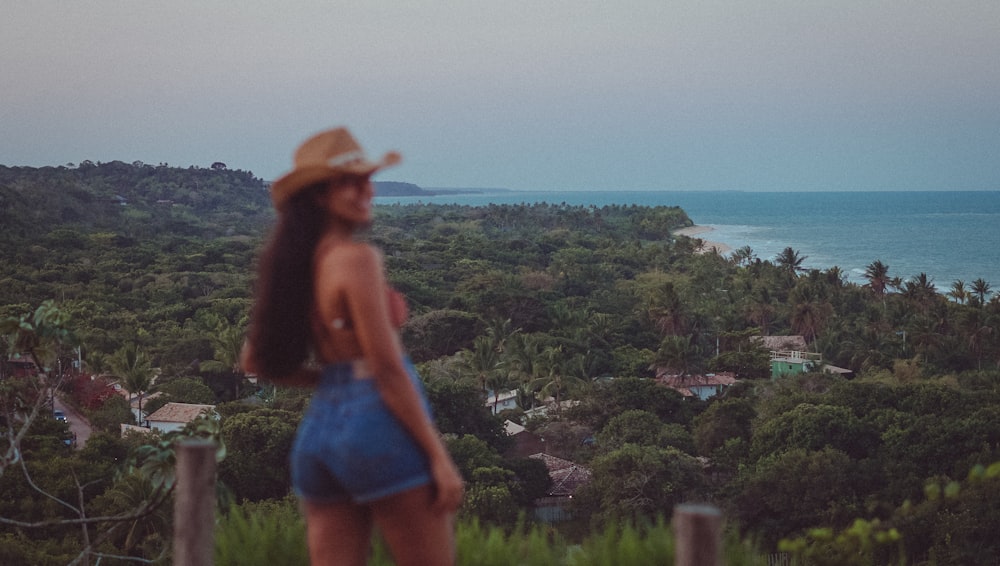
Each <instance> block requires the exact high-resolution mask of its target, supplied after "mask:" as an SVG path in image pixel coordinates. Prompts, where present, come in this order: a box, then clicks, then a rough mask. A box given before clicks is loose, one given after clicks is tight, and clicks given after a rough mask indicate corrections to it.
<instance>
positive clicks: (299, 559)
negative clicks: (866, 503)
mask: <svg viewBox="0 0 1000 566" xmlns="http://www.w3.org/2000/svg"><path fill="white" fill-rule="evenodd" d="M455 536H456V553H457V558H458V564H459V565H461V566H611V565H614V566H617V565H622V564H628V565H629V566H645V565H650V566H652V565H656V566H671V565H672V564H673V563H674V537H673V533H672V532H671V529H670V525H669V523H668V522H667V521H666V520H664V519H663V518H659V519H657V520H656V521H655V522H653V523H651V524H648V525H643V526H636V525H632V524H624V525H612V526H608V527H607V528H605V529H604V530H603V531H599V532H594V533H591V534H590V535H589V536H587V537H585V538H584V539H583V540H582V541H581V542H580V543H579V544H573V543H571V542H569V541H567V540H566V539H565V538H564V537H563V536H561V535H560V534H559V533H558V532H557V531H556V530H555V529H553V528H551V527H550V526H547V525H530V526H529V525H526V524H525V523H524V522H521V523H520V524H519V525H518V526H517V527H515V528H514V529H502V528H498V527H494V526H490V525H483V524H480V523H479V521H477V520H475V519H473V520H470V521H463V522H461V523H459V524H458V526H457V529H456V535H455ZM305 541H306V536H305V524H304V521H303V519H302V517H301V514H300V513H299V510H298V508H297V506H296V504H295V502H294V501H293V500H290V499H288V500H282V501H279V502H268V503H261V504H244V505H242V506H234V507H233V508H231V509H230V510H229V511H228V512H227V513H226V514H224V515H223V516H221V517H220V518H219V521H218V524H217V527H216V533H215V564H217V565H218V566H237V565H238V566H270V565H273V564H282V565H284V566H308V564H309V555H308V552H307V549H306V542H305ZM724 552H725V563H726V565H727V566H766V564H767V559H766V557H765V556H763V555H761V554H760V552H758V550H757V549H756V548H754V547H753V545H750V544H748V543H746V542H743V541H741V540H740V539H739V537H738V536H737V535H736V534H735V533H731V534H729V535H727V537H726V540H725V545H724ZM368 563H369V565H370V566H392V564H393V561H392V558H391V557H390V556H389V553H388V551H387V549H386V547H385V545H384V544H382V543H381V541H379V539H378V537H375V542H374V544H373V548H372V553H371V556H370V558H369V561H368Z"/></svg>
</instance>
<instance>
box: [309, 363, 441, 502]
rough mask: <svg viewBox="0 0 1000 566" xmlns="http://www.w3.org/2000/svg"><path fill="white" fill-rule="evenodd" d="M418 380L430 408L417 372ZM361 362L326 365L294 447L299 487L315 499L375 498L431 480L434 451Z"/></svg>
mask: <svg viewBox="0 0 1000 566" xmlns="http://www.w3.org/2000/svg"><path fill="white" fill-rule="evenodd" d="M404 362H405V365H406V367H407V370H408V372H409V374H410V379H411V380H412V381H413V382H414V384H415V386H416V387H417V391H419V392H420V399H421V403H422V404H423V405H424V408H425V409H426V410H427V412H428V414H430V406H429V404H428V402H427V397H426V395H425V393H424V390H423V387H422V385H421V383H420V379H419V377H418V376H417V372H416V369H415V368H414V367H413V364H412V363H411V362H410V361H409V360H408V359H405V360H404ZM356 371H358V370H357V364H352V363H350V362H347V363H338V364H331V365H328V366H326V367H325V368H323V371H322V374H321V376H320V380H319V384H318V386H317V387H316V391H315V392H314V393H313V397H312V401H310V404H309V409H308V410H307V411H306V414H305V417H304V418H303V419H302V422H301V424H300V425H299V430H298V433H297V435H296V438H295V445H294V446H293V448H292V454H291V464H292V487H293V488H294V490H295V493H296V494H297V495H298V496H299V497H300V498H302V499H306V500H308V501H315V502H326V503H333V502H341V501H351V502H354V503H362V504H363V503H370V502H372V501H375V500H378V499H381V498H384V497H388V496H390V495H396V494H399V493H402V492H404V491H407V490H409V489H412V488H415V487H419V486H422V485H426V484H429V483H430V482H431V474H430V466H429V464H428V460H427V455H426V454H425V453H424V452H423V450H421V449H420V447H418V446H417V445H416V443H414V441H413V437H411V436H410V434H409V433H408V432H407V431H406V430H405V429H404V428H403V426H402V425H401V424H400V423H399V421H398V420H397V419H396V417H395V416H394V415H393V414H392V413H391V412H390V411H389V409H388V407H386V405H385V403H384V402H383V401H382V397H381V395H379V393H378V389H377V388H376V387H375V380H374V379H372V378H371V377H367V376H358V375H355V373H356Z"/></svg>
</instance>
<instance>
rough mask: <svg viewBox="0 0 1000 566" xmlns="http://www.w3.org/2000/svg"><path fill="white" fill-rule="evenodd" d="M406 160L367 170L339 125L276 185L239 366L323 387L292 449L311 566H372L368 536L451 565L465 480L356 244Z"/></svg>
mask: <svg viewBox="0 0 1000 566" xmlns="http://www.w3.org/2000/svg"><path fill="white" fill-rule="evenodd" d="M399 160H400V156H399V154H396V153H389V154H386V156H385V157H383V159H382V160H381V161H379V162H371V161H368V160H366V159H365V157H364V154H363V152H362V150H361V147H360V146H359V145H358V143H357V142H356V141H355V140H354V138H353V137H352V136H351V134H350V133H349V132H348V131H347V130H346V129H344V128H336V129H333V130H328V131H325V132H321V133H319V134H317V135H315V136H313V137H312V138H309V139H308V140H306V141H305V142H304V143H303V144H302V145H301V146H300V147H299V149H298V150H297V151H296V153H295V162H294V168H293V169H292V171H291V172H289V173H287V174H286V175H284V176H283V177H281V178H280V179H278V180H276V181H275V182H274V183H273V184H272V185H271V198H272V201H273V202H274V206H275V208H276V209H277V211H278V223H277V226H276V228H275V231H274V234H273V235H272V238H271V241H270V242H269V244H268V246H267V248H266V249H265V250H264V253H263V255H262V258H261V265H260V271H259V277H258V282H257V302H256V305H255V306H254V311H253V320H252V323H251V328H250V333H249V337H248V341H247V345H246V347H245V348H244V351H243V356H242V363H243V369H244V370H245V371H248V372H252V373H256V374H257V375H259V376H260V377H262V378H264V379H267V380H270V381H273V382H274V383H276V384H279V385H289V386H309V387H314V388H315V391H314V393H313V397H312V401H311V403H310V406H309V409H308V411H307V413H306V415H305V417H304V418H303V421H302V423H301V425H300V426H299V431H298V433H297V435H296V440H295V446H294V448H293V450H292V484H293V487H294V489H295V491H296V493H297V495H298V496H299V497H300V498H301V499H302V502H303V507H304V510H305V515H306V525H307V531H308V542H309V555H310V560H311V562H312V564H314V565H319V564H337V565H344V564H349V565H354V564H364V563H365V562H366V558H367V555H368V551H369V544H370V538H371V531H372V527H373V526H376V527H377V528H378V529H379V531H380V532H381V533H382V536H383V538H384V540H385V542H386V543H387V544H388V546H389V549H390V551H391V552H392V555H393V557H394V558H395V561H396V563H397V564H399V565H405V564H414V565H422V566H426V565H437V564H453V563H454V540H453V539H454V527H453V518H454V514H455V511H456V509H457V508H458V506H459V504H460V503H461V498H462V479H461V476H460V475H459V473H458V470H457V468H456V467H455V464H454V463H453V462H452V460H451V458H450V456H449V455H448V452H447V450H446V448H445V446H444V443H443V442H442V440H441V438H440V435H439V434H438V431H437V430H436V428H435V426H434V425H433V423H432V421H431V418H430V413H429V409H428V405H427V401H426V398H425V397H424V394H423V390H422V388H421V386H420V381H419V379H418V377H417V375H416V372H415V371H414V369H413V366H412V364H411V363H410V362H409V360H408V358H407V357H406V356H405V354H404V352H403V349H402V346H401V343H400V339H399V333H398V327H399V326H401V325H402V324H403V322H404V321H405V320H406V316H407V312H406V304H405V302H404V301H403V299H402V297H400V296H399V294H398V293H396V292H395V291H394V290H392V289H391V288H390V287H389V286H388V284H387V282H386V280H385V274H384V268H383V261H382V257H381V255H380V254H379V252H378V250H376V249H375V248H374V247H373V246H371V245H369V244H367V243H363V242H360V241H358V240H357V239H356V238H355V235H356V233H357V232H358V231H359V230H360V229H362V228H365V227H367V226H368V225H369V224H370V223H371V220H372V197H373V196H374V189H373V187H372V183H371V180H370V178H371V175H372V174H373V173H375V172H376V171H378V170H379V169H381V168H383V167H387V166H390V165H394V164H396V163H398V162H399ZM312 360H315V362H317V363H315V364H310V363H309V362H310V361H312ZM317 365H318V366H319V367H315V366H317Z"/></svg>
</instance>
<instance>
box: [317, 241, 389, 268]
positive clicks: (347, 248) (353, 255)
mask: <svg viewBox="0 0 1000 566" xmlns="http://www.w3.org/2000/svg"><path fill="white" fill-rule="evenodd" d="M382 262H383V260H382V252H380V251H379V249H378V248H376V247H375V246H373V245H371V244H368V243H365V242H350V243H346V244H340V245H337V246H334V247H332V248H330V249H329V250H328V251H327V252H326V253H324V254H323V255H322V257H320V258H319V263H320V264H322V265H324V266H328V267H337V268H338V269H337V272H340V273H355V274H359V275H365V274H372V273H381V272H382V265H383V263H382Z"/></svg>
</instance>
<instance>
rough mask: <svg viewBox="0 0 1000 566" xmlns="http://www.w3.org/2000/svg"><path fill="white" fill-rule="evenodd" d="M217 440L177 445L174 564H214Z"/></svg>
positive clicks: (197, 565)
mask: <svg viewBox="0 0 1000 566" xmlns="http://www.w3.org/2000/svg"><path fill="white" fill-rule="evenodd" d="M215 451H216V446H215V443H214V442H212V441H210V440H186V441H183V442H181V443H179V444H178V445H177V484H176V491H175V493H174V566H211V564H212V559H213V554H214V552H215V537H214V525H215Z"/></svg>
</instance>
